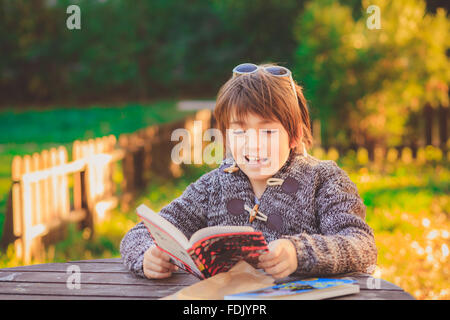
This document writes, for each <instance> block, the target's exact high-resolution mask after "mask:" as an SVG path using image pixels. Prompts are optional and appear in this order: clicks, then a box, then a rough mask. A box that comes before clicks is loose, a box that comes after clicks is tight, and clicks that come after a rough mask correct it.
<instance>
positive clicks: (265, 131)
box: [262, 129, 278, 134]
mask: <svg viewBox="0 0 450 320" xmlns="http://www.w3.org/2000/svg"><path fill="white" fill-rule="evenodd" d="M277 131H278V130H270V129H267V130H262V132H264V133H266V134H272V133H276V132H277Z"/></svg>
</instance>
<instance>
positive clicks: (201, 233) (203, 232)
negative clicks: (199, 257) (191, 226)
mask: <svg viewBox="0 0 450 320" xmlns="http://www.w3.org/2000/svg"><path fill="white" fill-rule="evenodd" d="M253 231H255V229H253V228H252V227H249V226H212V227H207V228H203V229H200V230H198V231H197V232H195V233H194V234H193V235H192V236H191V239H190V240H189V244H188V247H191V246H192V245H193V244H194V243H196V242H197V241H198V240H201V239H203V238H207V237H210V236H213V235H216V234H226V233H241V232H253Z"/></svg>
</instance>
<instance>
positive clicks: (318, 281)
mask: <svg viewBox="0 0 450 320" xmlns="http://www.w3.org/2000/svg"><path fill="white" fill-rule="evenodd" d="M358 292H359V285H358V284H356V281H354V280H349V279H325V278H315V279H306V280H298V281H292V282H286V283H281V284H277V285H274V286H271V287H267V288H262V289H259V290H254V291H248V292H242V293H237V294H232V295H227V296H225V297H224V299H225V300H264V299H284V300H320V299H328V298H333V297H340V296H345V295H349V294H354V293H358Z"/></svg>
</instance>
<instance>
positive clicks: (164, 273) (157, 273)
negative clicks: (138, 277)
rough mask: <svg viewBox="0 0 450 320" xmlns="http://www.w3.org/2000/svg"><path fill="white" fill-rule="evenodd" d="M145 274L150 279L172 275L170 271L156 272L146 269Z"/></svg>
mask: <svg viewBox="0 0 450 320" xmlns="http://www.w3.org/2000/svg"><path fill="white" fill-rule="evenodd" d="M147 274H148V275H149V276H150V278H152V279H164V278H168V277H170V276H171V275H172V272H156V271H153V270H147Z"/></svg>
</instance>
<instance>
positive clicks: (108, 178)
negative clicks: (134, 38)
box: [2, 110, 212, 264]
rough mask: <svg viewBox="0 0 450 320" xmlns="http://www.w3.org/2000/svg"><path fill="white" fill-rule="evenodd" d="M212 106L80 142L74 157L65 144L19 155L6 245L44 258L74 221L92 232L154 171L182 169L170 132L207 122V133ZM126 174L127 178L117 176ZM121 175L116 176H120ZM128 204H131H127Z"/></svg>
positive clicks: (29, 257)
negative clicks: (166, 121)
mask: <svg viewBox="0 0 450 320" xmlns="http://www.w3.org/2000/svg"><path fill="white" fill-rule="evenodd" d="M211 115H212V113H211V111H210V110H201V111H198V112H197V113H196V114H195V115H193V116H189V117H187V118H186V119H183V120H180V121H177V122H174V123H169V124H165V125H161V126H150V127H147V128H144V129H141V130H138V131H137V132H135V133H132V134H122V135H120V136H119V139H118V141H117V139H116V137H115V136H114V135H110V136H105V137H102V138H97V139H90V140H88V141H78V140H77V141H75V142H74V143H73V146H72V160H71V161H70V162H69V159H68V152H67V150H66V148H65V147H63V146H61V147H59V148H52V149H50V150H44V151H42V152H40V153H34V154H33V155H25V156H23V157H20V156H16V157H14V159H13V161H12V165H11V169H12V170H11V176H12V187H11V190H10V195H9V199H8V204H7V212H6V220H5V225H4V232H3V239H2V244H3V245H5V244H6V245H7V244H8V243H14V247H15V250H16V255H17V256H19V257H20V258H21V259H22V260H23V263H24V264H29V263H31V262H32V261H33V262H38V261H42V260H43V259H44V255H45V250H44V248H45V247H46V246H48V245H49V244H52V243H55V242H58V241H61V240H63V239H65V237H66V236H67V234H66V233H67V232H66V229H67V225H68V223H70V222H75V223H77V224H78V226H79V227H80V228H82V229H85V230H86V229H87V231H88V233H87V234H89V235H91V236H92V235H93V233H94V230H95V225H96V224H97V223H98V222H100V221H101V220H102V219H104V218H105V216H106V214H107V212H109V211H110V210H111V209H112V208H114V207H116V206H117V205H118V204H119V203H121V204H122V205H124V206H129V204H130V203H131V200H132V199H133V198H134V196H135V195H136V194H137V193H138V192H140V191H142V190H143V189H144V188H145V187H146V186H147V184H148V183H149V182H150V181H149V180H150V175H151V172H156V173H157V174H158V175H162V176H166V177H176V176H179V175H180V174H181V171H180V167H179V165H175V164H174V163H173V162H172V161H171V159H170V156H171V152H170V150H171V148H172V147H173V146H174V145H175V143H177V142H172V141H171V139H170V138H171V133H172V132H173V131H174V130H175V129H177V128H185V129H187V130H188V131H189V132H190V133H191V134H194V132H192V128H191V127H190V126H191V123H192V122H193V121H195V120H197V121H202V122H201V123H202V132H200V133H197V134H202V133H203V132H204V130H206V129H208V128H209V127H210V124H211ZM118 172H119V173H121V174H122V178H123V179H122V182H121V184H118V183H117V181H115V179H114V174H115V173H118ZM116 180H117V179H116ZM125 209H127V208H125Z"/></svg>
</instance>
